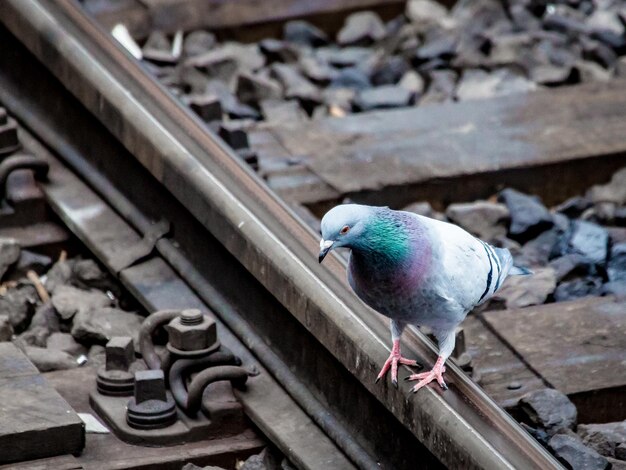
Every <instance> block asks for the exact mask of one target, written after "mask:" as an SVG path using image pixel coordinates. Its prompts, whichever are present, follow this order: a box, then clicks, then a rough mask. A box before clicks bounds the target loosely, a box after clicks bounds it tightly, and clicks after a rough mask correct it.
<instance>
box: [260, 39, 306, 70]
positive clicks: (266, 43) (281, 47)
mask: <svg viewBox="0 0 626 470" xmlns="http://www.w3.org/2000/svg"><path fill="white" fill-rule="evenodd" d="M259 50H260V51H261V52H262V53H263V54H264V55H265V57H266V58H267V63H270V64H271V63H273V62H284V63H291V62H297V61H298V58H299V57H300V53H299V52H298V49H296V48H295V47H294V46H293V45H292V44H290V43H288V42H285V41H280V40H278V39H264V40H263V41H261V42H260V43H259Z"/></svg>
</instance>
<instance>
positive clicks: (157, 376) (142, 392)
mask: <svg viewBox="0 0 626 470" xmlns="http://www.w3.org/2000/svg"><path fill="white" fill-rule="evenodd" d="M148 400H158V401H165V400H166V396H165V375H164V374H163V371H162V370H161V369H158V370H140V371H138V372H135V403H136V404H138V405H140V404H141V403H143V402H146V401H148Z"/></svg>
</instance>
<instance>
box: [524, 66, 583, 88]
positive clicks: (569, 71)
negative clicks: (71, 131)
mask: <svg viewBox="0 0 626 470" xmlns="http://www.w3.org/2000/svg"><path fill="white" fill-rule="evenodd" d="M530 78H532V80H533V81H534V82H536V83H538V84H540V85H546V86H555V85H562V84H564V83H574V82H575V81H576V78H575V75H574V69H573V68H572V67H571V66H570V67H567V66H558V65H552V64H542V65H538V66H537V67H534V68H533V69H532V71H531V74H530Z"/></svg>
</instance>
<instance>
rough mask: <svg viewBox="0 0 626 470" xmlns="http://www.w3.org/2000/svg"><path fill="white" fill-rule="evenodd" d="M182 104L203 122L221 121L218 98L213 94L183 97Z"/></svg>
mask: <svg viewBox="0 0 626 470" xmlns="http://www.w3.org/2000/svg"><path fill="white" fill-rule="evenodd" d="M183 102H185V103H186V104H187V105H188V106H189V107H190V108H191V109H192V111H193V112H194V113H196V114H197V115H198V116H200V118H201V119H202V120H203V121H205V122H212V121H219V120H220V119H222V103H221V102H220V100H219V98H218V97H217V96H215V95H213V94H209V93H205V94H194V95H185V96H184V97H183Z"/></svg>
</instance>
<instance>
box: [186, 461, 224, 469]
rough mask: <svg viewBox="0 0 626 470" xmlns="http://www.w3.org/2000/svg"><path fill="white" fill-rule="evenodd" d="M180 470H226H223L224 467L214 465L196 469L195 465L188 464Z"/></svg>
mask: <svg viewBox="0 0 626 470" xmlns="http://www.w3.org/2000/svg"><path fill="white" fill-rule="evenodd" d="M180 470H226V469H224V467H216V466H214V465H209V466H207V467H198V466H197V465H194V464H192V463H188V464H186V465H185V466H183V468H181V469H180Z"/></svg>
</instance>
